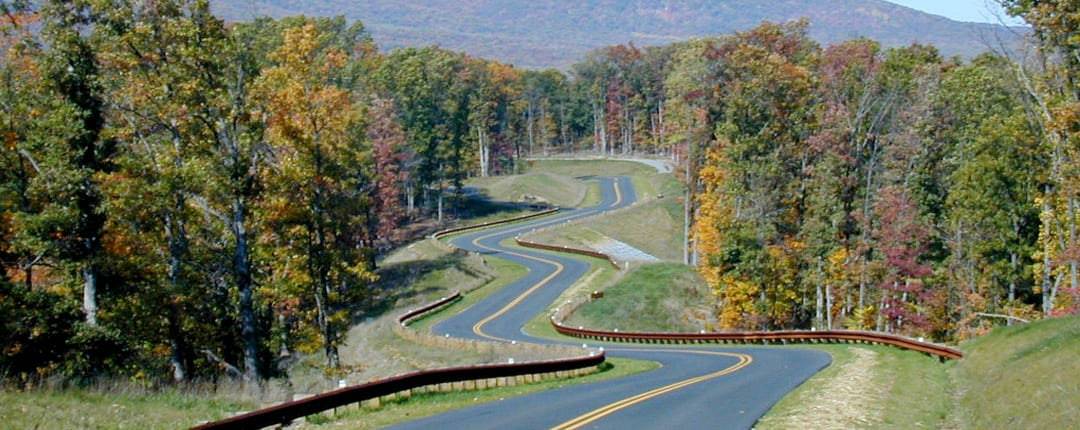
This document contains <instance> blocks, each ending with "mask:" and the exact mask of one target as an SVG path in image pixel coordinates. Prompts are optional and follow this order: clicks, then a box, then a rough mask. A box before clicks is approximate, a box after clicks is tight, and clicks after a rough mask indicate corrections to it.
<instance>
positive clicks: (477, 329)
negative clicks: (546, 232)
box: [472, 179, 622, 342]
mask: <svg viewBox="0 0 1080 430" xmlns="http://www.w3.org/2000/svg"><path fill="white" fill-rule="evenodd" d="M613 183H614V188H615V203H614V204H612V205H613V206H614V205H618V204H619V203H620V202H622V193H621V192H619V180H618V179H615V180H614V181H613ZM571 216H573V215H568V216H567V217H564V218H562V219H554V220H549V221H556V222H557V221H562V220H563V219H566V218H568V217H571ZM549 224H554V222H549ZM503 233H505V232H502V231H500V232H495V233H491V234H487V235H483V236H477V237H476V238H474V239H473V240H472V244H473V246H476V247H478V248H482V249H486V250H489V251H494V252H499V253H503V254H509V255H513V256H517V257H521V258H525V259H529V260H533V261H539V262H542V263H547V264H551V265H553V266H555V272H553V273H552V274H550V275H548V276H547V277H545V278H544V279H541V280H540V282H537V283H536V284H535V285H533V286H532V287H530V288H529V289H528V290H525V292H523V293H521V295H519V296H517V297H515V298H514V300H511V301H510V303H507V304H506V305H505V306H503V307H502V308H501V309H499V310H498V311H496V312H495V313H493V314H491V315H488V316H487V317H484V319H482V320H480V321H477V322H476V324H473V328H472V329H473V333H476V335H477V336H480V337H483V338H487V339H491V340H498V341H504V342H506V341H508V339H503V338H500V337H497V336H492V335H489V334H487V333H484V326H485V325H487V323H489V322H491V321H492V320H494V319H495V318H498V317H500V316H502V315H503V314H505V313H507V312H509V311H510V309H513V308H514V306H517V305H518V304H519V303H521V302H522V301H523V300H525V298H526V297H528V296H529V295H530V294H532V293H533V292H534V291H536V290H538V289H540V287H543V286H544V285H547V283H548V282H550V281H551V280H552V279H554V278H555V277H556V276H559V274H560V273H562V271H563V270H564V269H565V266H563V265H562V263H559V262H558V261H555V260H548V259H545V258H540V257H534V256H531V255H525V254H521V253H517V252H513V251H504V250H500V249H495V248H491V247H488V246H485V245H481V244H480V241H481V240H483V239H487V238H489V237H492V236H496V235H499V234H503Z"/></svg>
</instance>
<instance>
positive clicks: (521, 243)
mask: <svg viewBox="0 0 1080 430" xmlns="http://www.w3.org/2000/svg"><path fill="white" fill-rule="evenodd" d="M514 242H515V243H517V244H518V245H519V246H523V247H526V248H535V249H543V250H545V251H555V252H565V253H568V254H578V255H584V256H588V257H593V258H599V259H601V260H607V262H608V263H611V265H612V266H613V267H615V269H616V270H621V269H622V267H619V263H617V262H616V261H615V259H614V258H611V256H609V255H607V254H604V253H601V252H596V251H593V250H589V249H580V248H573V247H569V246H561V245H548V244H544V243H537V242H529V241H526V240H521V239H520V238H514Z"/></svg>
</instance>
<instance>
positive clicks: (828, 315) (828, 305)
mask: <svg viewBox="0 0 1080 430" xmlns="http://www.w3.org/2000/svg"><path fill="white" fill-rule="evenodd" d="M832 305H833V299H832V285H830V284H825V325H826V328H827V329H829V330H832V327H833V326H832V307H833V306H832Z"/></svg>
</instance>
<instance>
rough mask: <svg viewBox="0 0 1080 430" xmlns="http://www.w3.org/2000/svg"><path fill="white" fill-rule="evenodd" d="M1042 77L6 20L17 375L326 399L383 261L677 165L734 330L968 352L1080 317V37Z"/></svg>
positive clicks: (702, 260)
mask: <svg viewBox="0 0 1080 430" xmlns="http://www.w3.org/2000/svg"><path fill="white" fill-rule="evenodd" d="M1005 3H1006V5H1007V6H1008V7H1009V8H1010V11H1011V12H1012V13H1014V14H1016V15H1018V16H1021V17H1023V18H1024V19H1025V20H1026V21H1027V22H1028V23H1029V24H1030V25H1031V28H1032V30H1033V32H1034V35H1033V46H1032V47H1031V49H1030V50H1029V51H1027V52H1026V53H1024V54H1023V55H1020V54H1017V53H1009V52H1007V51H1006V50H1005V49H1002V50H1001V51H1000V52H998V53H989V54H984V55H981V56H979V57H976V58H973V59H970V60H968V59H962V58H958V57H956V58H945V57H943V56H942V55H941V54H940V53H939V52H938V51H937V49H935V48H934V47H933V46H926V45H912V46H908V47H902V48H891V49H882V48H881V47H880V46H879V45H878V44H877V43H876V42H874V41H871V40H867V39H857V40H850V41H846V42H843V43H838V44H835V45H831V46H824V47H823V46H820V45H818V44H817V43H815V42H813V41H812V40H811V39H810V38H809V37H808V36H807V28H808V23H807V22H806V21H796V22H789V23H785V24H772V23H764V24H762V25H760V26H759V27H757V28H755V29H753V30H750V31H747V32H742V33H737V34H732V35H725V36H717V37H713V38H702V39H693V40H690V41H686V42H679V43H675V44H670V45H666V46H658V47H647V48H640V47H637V46H634V45H632V44H631V45H619V46H611V47H608V48H604V49H600V50H597V51H594V52H592V53H590V54H589V55H588V56H587V57H586V58H584V59H583V60H581V61H580V62H579V63H577V64H575V65H573V66H572V67H571V68H570V69H568V70H524V69H520V68H515V67H513V66H511V65H507V64H502V63H499V62H495V61H488V60H485V59H481V58H475V57H472V56H469V55H467V54H463V53H458V52H451V51H447V50H444V49H440V48H438V47H426V48H401V49H396V50H393V51H391V52H380V51H379V49H378V47H377V46H375V43H374V42H373V41H372V39H371V37H370V35H369V34H368V33H367V32H366V31H365V29H364V27H363V24H362V23H360V22H348V21H346V20H345V19H344V18H340V17H339V18H310V17H292V18H285V19H281V20H272V19H269V18H262V19H258V20H255V21H251V22H237V23H226V22H224V21H222V20H221V19H219V18H217V17H215V16H214V15H213V14H212V13H211V12H210V7H209V5H208V2H207V1H206V0H161V1H155V2H134V1H125V0H75V1H62V0H48V1H43V2H30V1H4V2H2V3H0V15H2V24H0V25H2V32H0V37H2V41H0V49H2V50H3V53H2V55H3V60H2V63H0V135H2V136H3V139H4V146H3V148H2V152H0V164H2V169H0V264H2V265H3V270H2V271H0V315H2V316H3V320H2V321H0V338H2V339H3V351H2V353H0V378H3V379H4V380H6V381H12V382H16V383H20V384H31V385H32V384H33V383H35V381H40V380H42V379H44V378H49V377H61V378H67V379H70V380H74V381H87V380H92V379H93V378H99V377H106V376H123V377H130V378H132V379H136V380H146V381H175V382H181V381H189V380H207V379H218V378H223V377H224V378H235V379H239V380H243V381H247V382H255V381H260V380H265V379H266V378H273V377H276V376H280V375H282V374H283V372H286V371H287V369H288V363H290V362H291V360H292V358H293V357H295V356H296V355H298V354H318V355H320V356H321V357H324V358H325V365H326V368H327V369H328V371H333V370H334V369H338V368H340V367H341V366H342V364H341V363H340V360H339V359H338V353H337V349H338V347H339V346H340V345H341V342H342V341H343V333H344V332H345V331H346V330H347V328H348V327H349V325H350V324H351V322H352V321H353V318H354V317H355V316H356V315H357V314H358V313H362V312H363V311H364V307H365V306H366V305H367V300H368V298H369V297H370V296H371V294H372V291H371V288H372V284H373V282H375V280H376V278H377V275H376V262H377V257H378V256H379V255H380V253H382V252H385V251H386V250H388V249H390V248H392V247H394V246H396V245H400V244H402V243H405V242H407V241H409V240H411V239H415V236H414V235H413V232H414V231H415V230H416V229H415V228H413V227H415V225H417V224H420V223H425V222H427V223H435V224H440V223H444V222H445V221H446V219H445V218H447V217H450V216H451V215H452V214H453V212H454V211H455V210H456V209H457V208H460V207H461V206H462V205H464V204H465V203H464V202H465V201H466V200H465V199H466V196H464V193H463V189H464V182H465V181H466V180H467V179H468V178H471V177H481V176H490V175H502V174H512V173H515V172H519V171H521V170H522V168H523V164H524V163H523V162H522V161H523V160H524V159H525V158H527V157H529V156H532V155H541V154H544V155H546V154H553V153H568V152H589V153H593V154H608V155H618V154H647V155H657V156H663V157H668V158H670V159H672V160H673V161H674V162H675V163H676V165H677V166H679V167H678V169H677V171H676V174H677V175H678V176H679V178H680V180H682V181H684V183H685V185H686V194H685V196H684V203H686V204H685V206H686V211H687V215H688V217H689V218H691V219H692V228H691V234H690V235H689V241H688V244H687V253H686V263H688V264H694V265H696V266H697V267H698V270H699V271H700V273H701V275H702V277H703V278H704V279H705V281H706V282H708V284H709V286H710V287H711V288H712V290H713V291H714V292H715V300H716V303H715V306H716V312H717V314H718V317H719V327H716V329H718V330H727V329H779V328H799V329H810V328H815V329H824V328H852V329H869V330H880V331H888V332H897V333H902V334H906V335H911V336H925V337H928V338H932V339H935V340H942V341H955V340H958V339H964V338H967V337H970V336H974V335H977V334H979V333H980V332H982V331H984V330H986V329H987V328H988V327H990V325H992V324H997V323H1000V322H999V321H996V320H995V319H993V318H987V317H986V316H987V315H1008V316H1015V317H1020V318H1027V319H1031V318H1041V317H1047V316H1055V315H1064V314H1071V313H1076V312H1077V311H1078V310H1080V285H1078V282H1080V280H1078V273H1077V272H1078V268H1077V266H1078V263H1080V237H1078V236H1077V224H1078V223H1080V40H1078V39H1077V37H1076V29H1077V28H1080V10H1078V7H1080V6H1077V5H1076V4H1075V3H1074V2H1071V1H1068V0H1057V1H1032V0H1008V1H1006V2H1005Z"/></svg>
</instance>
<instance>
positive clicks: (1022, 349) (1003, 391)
mask: <svg viewBox="0 0 1080 430" xmlns="http://www.w3.org/2000/svg"><path fill="white" fill-rule="evenodd" d="M961 349H963V350H964V355H965V357H964V358H963V359H962V360H959V361H958V362H956V363H955V364H954V365H953V367H952V369H951V372H950V373H951V374H952V376H953V378H954V380H955V381H956V385H957V390H956V394H957V396H956V397H957V411H956V414H955V415H956V421H957V426H958V427H962V428H971V429H981V428H1031V429H1036V428H1039V429H1059V428H1060V429H1064V428H1078V427H1080V317H1077V316H1073V317H1063V318H1055V319H1049V320H1043V321H1035V322H1032V323H1030V324H1023V325H1014V326H1012V327H999V328H997V329H995V330H994V331H992V332H990V333H989V334H987V335H985V336H982V337H979V338H976V339H974V340H971V341H969V342H966V343H964V344H962V345H961Z"/></svg>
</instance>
